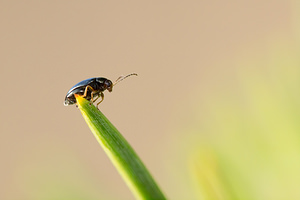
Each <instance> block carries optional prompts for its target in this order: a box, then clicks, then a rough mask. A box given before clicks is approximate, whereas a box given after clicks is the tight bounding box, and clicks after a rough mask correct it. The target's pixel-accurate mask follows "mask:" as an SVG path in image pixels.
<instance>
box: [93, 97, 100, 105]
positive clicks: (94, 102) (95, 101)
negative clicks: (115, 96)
mask: <svg viewBox="0 0 300 200" xmlns="http://www.w3.org/2000/svg"><path fill="white" fill-rule="evenodd" d="M97 99H99V95H98V96H97V97H96V99H95V100H93V103H95V102H96V101H97Z"/></svg>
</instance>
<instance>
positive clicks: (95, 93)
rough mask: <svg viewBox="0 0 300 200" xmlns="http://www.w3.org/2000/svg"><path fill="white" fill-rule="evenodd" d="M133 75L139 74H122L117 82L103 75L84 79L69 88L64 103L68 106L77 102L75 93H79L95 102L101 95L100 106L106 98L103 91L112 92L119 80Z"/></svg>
mask: <svg viewBox="0 0 300 200" xmlns="http://www.w3.org/2000/svg"><path fill="white" fill-rule="evenodd" d="M131 75H137V74H135V73H133V74H129V75H127V76H121V77H119V78H118V79H117V80H116V82H115V83H112V82H111V80H108V79H107V78H103V77H97V78H89V79H86V80H84V81H81V82H79V83H77V84H76V85H74V86H73V87H72V88H71V89H70V90H69V92H68V93H67V95H66V98H65V101H64V105H65V106H68V105H72V104H75V103H76V98H75V94H78V95H80V96H82V97H84V98H85V99H87V100H89V101H91V102H93V103H94V102H95V101H96V100H97V99H98V98H99V97H101V100H100V102H98V103H97V106H98V105H99V104H100V103H101V102H102V101H103V99H104V94H103V92H104V91H105V90H108V91H109V92H111V91H112V88H113V86H115V85H116V84H117V83H118V82H120V81H122V80H124V79H125V78H127V77H128V76H131Z"/></svg>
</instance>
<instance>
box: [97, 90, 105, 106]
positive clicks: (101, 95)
mask: <svg viewBox="0 0 300 200" xmlns="http://www.w3.org/2000/svg"><path fill="white" fill-rule="evenodd" d="M98 97H99V96H98ZM100 97H101V100H100V101H99V102H98V103H97V108H98V106H99V104H100V103H101V102H102V101H103V100H104V94H103V93H102V92H100ZM98 110H99V108H98Z"/></svg>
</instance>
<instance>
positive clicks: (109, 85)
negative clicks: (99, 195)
mask: <svg viewBox="0 0 300 200" xmlns="http://www.w3.org/2000/svg"><path fill="white" fill-rule="evenodd" d="M104 84H105V85H106V89H107V90H108V91H109V92H111V91H112V88H113V84H112V82H111V81H110V80H106V81H105V82H104Z"/></svg>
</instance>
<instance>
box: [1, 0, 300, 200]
mask: <svg viewBox="0 0 300 200" xmlns="http://www.w3.org/2000/svg"><path fill="white" fill-rule="evenodd" d="M294 6H295V5H294V4H293V2H292V1H284V0H278V1H274V0H264V1H258V0H254V1H211V2H208V1H148V2H146V1H126V2H125V1H5V0H2V1H0V21H1V26H0V28H1V31H0V64H1V75H0V76H1V77H0V83H1V91H2V95H1V97H2V98H1V115H0V123H1V125H0V130H1V131H0V139H1V140H0V141H1V145H0V156H1V165H0V177H1V178H0V199H23V200H32V199H133V196H132V194H131V192H130V191H129V190H128V188H127V186H126V185H125V184H124V182H123V180H122V179H121V177H120V176H119V174H118V173H117V171H116V170H115V168H114V167H113V166H112V164H111V163H110V161H109V160H108V158H107V156H106V155H105V153H104V152H103V150H102V149H101V147H100V146H99V145H98V143H97V141H96V140H95V138H94V136H93V135H92V133H91V132H90V130H89V129H88V127H87V125H86V124H85V122H84V120H83V118H82V116H81V114H80V112H79V110H78V109H77V108H76V107H75V106H70V107H64V106H63V100H64V97H65V95H66V93H67V91H68V90H69V89H70V88H71V87H72V86H73V85H74V84H76V83H77V82H79V81H81V80H84V79H86V78H90V77H97V76H102V77H106V78H109V79H111V80H112V81H114V80H115V79H117V78H118V77H119V76H120V75H126V74H128V73H132V72H135V73H138V74H139V76H138V77H131V78H129V79H127V80H126V81H123V82H122V83H120V84H118V85H117V86H116V87H115V88H114V91H113V92H112V93H108V92H105V99H104V102H103V103H101V105H100V109H101V110H102V112H103V113H104V114H105V115H106V116H107V117H108V118H109V119H110V120H111V122H112V123H114V125H115V126H116V127H117V128H118V129H119V130H120V132H121V133H122V134H123V135H124V136H125V138H126V139H127V140H128V141H129V142H130V143H131V145H132V146H133V147H134V149H135V150H136V152H137V153H138V154H139V155H140V157H141V158H142V160H143V161H144V162H145V164H146V166H147V167H148V169H149V170H150V171H151V173H152V174H153V176H154V178H155V179H156V181H157V182H158V184H159V185H160V186H161V188H162V190H163V191H164V193H165V194H166V196H168V197H169V198H170V199H184V198H186V199H187V198H189V199H196V197H195V194H193V193H191V192H189V191H188V188H191V187H192V186H191V185H190V184H191V183H188V182H187V183H185V182H184V181H185V180H188V179H189V177H188V174H187V173H186V172H185V171H184V167H183V165H184V164H182V163H183V162H186V159H187V158H186V157H185V154H184V153H183V151H184V149H181V148H184V147H185V146H188V145H189V144H188V143H187V144H185V145H182V146H180V145H177V144H179V143H178V142H179V141H181V138H182V137H185V134H186V133H185V132H182V131H180V130H183V129H184V128H185V127H187V126H189V124H192V123H193V124H197V123H198V122H197V120H198V119H196V118H195V117H194V116H195V111H194V109H193V105H194V104H195V103H197V102H198V101H201V99H205V95H204V94H207V93H209V91H211V90H214V89H215V88H218V89H219V90H220V91H222V93H226V92H227V90H230V88H231V86H232V88H231V89H232V90H235V87H233V86H234V84H235V82H234V81H235V79H236V77H235V73H236V72H235V68H236V66H234V64H233V63H234V61H232V60H234V59H237V58H238V57H240V56H245V55H246V54H247V52H248V51H255V52H259V53H258V54H260V53H262V54H263V55H264V53H265V52H266V51H267V49H269V48H270V47H269V46H268V44H269V43H270V41H271V40H272V38H277V37H283V38H292V37H294V35H295V34H296V33H297V30H295V23H296V22H297V21H295V20H294V19H295V18H294V14H295V10H293V7H294ZM298 22H299V21H298ZM290 44H291V45H292V44H293V42H292V40H291V41H290ZM224 85H226V87H225V86H224ZM223 86H224V87H223ZM228 88H229V89H228ZM198 103H201V102H198Z"/></svg>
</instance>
